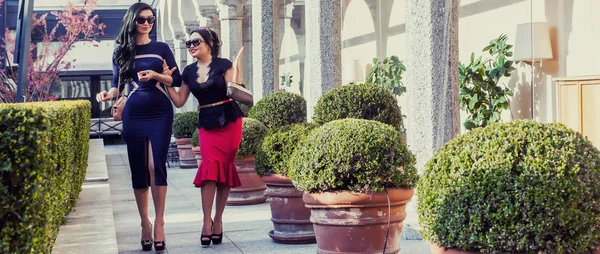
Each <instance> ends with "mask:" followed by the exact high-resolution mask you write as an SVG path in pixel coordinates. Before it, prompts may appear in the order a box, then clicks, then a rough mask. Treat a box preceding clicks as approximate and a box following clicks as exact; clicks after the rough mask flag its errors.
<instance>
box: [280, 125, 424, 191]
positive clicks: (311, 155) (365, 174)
mask: <svg viewBox="0 0 600 254" xmlns="http://www.w3.org/2000/svg"><path fill="white" fill-rule="evenodd" d="M288 174H289V177H290V178H291V179H292V181H293V182H294V185H295V186H296V187H297V188H298V190H301V191H308V192H313V193H314V192H327V191H337V190H348V191H356V192H363V193H372V192H380V191H382V190H383V189H384V188H414V187H415V185H416V181H417V178H418V176H417V170H416V168H415V157H414V155H413V154H412V153H411V152H410V151H409V150H408V149H407V147H406V145H405V144H404V142H402V137H401V134H400V131H398V130H397V129H395V128H394V127H392V126H390V125H387V124H384V123H380V122H377V121H373V120H364V119H352V118H349V119H342V120H336V121H332V122H329V123H326V124H324V125H323V126H321V127H319V128H317V129H314V130H313V131H311V132H310V134H309V135H308V136H307V137H306V138H304V139H303V140H302V141H301V142H300V144H298V147H297V148H296V150H295V151H294V153H293V154H292V157H291V158H290V160H289V172H288Z"/></svg>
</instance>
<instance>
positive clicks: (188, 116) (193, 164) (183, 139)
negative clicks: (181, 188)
mask: <svg viewBox="0 0 600 254" xmlns="http://www.w3.org/2000/svg"><path fill="white" fill-rule="evenodd" d="M194 132H198V112H195V111H191V112H184V113H177V114H175V119H174V120H173V137H175V143H177V150H178V151H179V167H180V168H197V167H198V163H197V161H196V156H195V155H194V153H193V152H192V135H193V134H194Z"/></svg>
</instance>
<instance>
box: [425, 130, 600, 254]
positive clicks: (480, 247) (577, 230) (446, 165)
mask: <svg viewBox="0 0 600 254" xmlns="http://www.w3.org/2000/svg"><path fill="white" fill-rule="evenodd" d="M598 182H600V152H599V151H598V149H597V148H595V147H594V146H593V145H592V144H591V142H590V141H589V140H588V139H587V138H584V137H583V136H581V134H579V133H577V132H575V131H573V130H571V129H569V128H567V127H566V126H564V125H562V124H558V123H551V124H544V123H538V122H535V121H531V120H516V121H513V122H508V123H502V124H499V123H492V124H490V125H488V126H487V127H483V128H476V129H473V130H471V131H469V132H467V133H466V134H464V135H462V136H459V137H458V138H455V139H453V140H451V141H450V142H448V143H447V144H446V145H445V146H443V147H442V148H441V149H439V150H438V151H437V152H436V153H435V154H434V155H433V156H432V158H431V159H430V160H429V162H428V163H427V164H426V166H425V169H424V171H423V173H422V176H421V179H420V180H419V189H418V190H417V194H418V195H417V196H418V208H417V212H418V214H419V221H420V226H421V227H422V233H423V236H424V238H426V239H427V240H429V242H430V243H431V244H432V251H433V252H432V253H456V251H458V250H460V251H470V252H471V253H490V252H491V253H499V252H510V253H592V250H593V249H594V248H595V247H597V246H599V245H600V227H599V226H598V218H600V185H598ZM461 253H466V252H461Z"/></svg>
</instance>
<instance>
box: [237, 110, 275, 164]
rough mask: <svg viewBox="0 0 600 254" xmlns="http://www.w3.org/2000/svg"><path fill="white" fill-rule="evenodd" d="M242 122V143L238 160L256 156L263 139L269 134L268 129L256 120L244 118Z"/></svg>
mask: <svg viewBox="0 0 600 254" xmlns="http://www.w3.org/2000/svg"><path fill="white" fill-rule="evenodd" d="M242 120H243V122H242V123H243V127H242V143H241V144H240V147H239V149H238V152H237V155H236V158H245V157H249V156H252V155H256V152H258V149H259V148H260V145H261V144H262V141H263V138H264V137H265V136H266V135H267V132H269V130H268V129H267V127H266V126H265V125H264V124H263V123H261V122H260V121H258V120H256V119H253V118H248V117H244V118H243V119H242Z"/></svg>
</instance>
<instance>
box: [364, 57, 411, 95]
mask: <svg viewBox="0 0 600 254" xmlns="http://www.w3.org/2000/svg"><path fill="white" fill-rule="evenodd" d="M405 71H406V66H404V63H402V61H400V58H398V56H391V57H386V58H385V59H383V61H379V60H378V59H377V58H373V67H371V70H370V73H369V76H368V77H367V83H371V84H379V85H381V86H383V87H384V88H385V90H387V91H389V92H391V93H393V94H395V95H402V94H403V93H405V92H406V87H405V86H404V84H403V83H402V73H403V72H405Z"/></svg>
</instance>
